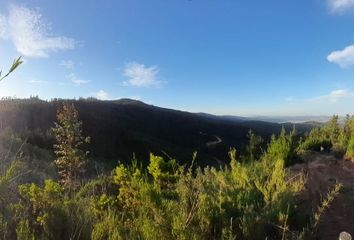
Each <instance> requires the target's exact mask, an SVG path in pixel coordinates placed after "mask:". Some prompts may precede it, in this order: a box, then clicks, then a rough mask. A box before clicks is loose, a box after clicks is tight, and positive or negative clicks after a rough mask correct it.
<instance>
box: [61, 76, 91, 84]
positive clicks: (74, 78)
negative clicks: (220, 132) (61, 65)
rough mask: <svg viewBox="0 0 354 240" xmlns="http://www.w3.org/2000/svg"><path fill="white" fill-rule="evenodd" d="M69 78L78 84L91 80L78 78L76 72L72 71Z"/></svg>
mask: <svg viewBox="0 0 354 240" xmlns="http://www.w3.org/2000/svg"><path fill="white" fill-rule="evenodd" d="M67 78H68V79H69V80H70V81H71V82H72V83H73V84H74V85H76V86H81V85H83V84H87V83H89V82H90V81H88V80H83V79H80V78H78V77H77V76H76V75H75V74H74V73H70V74H69V75H68V76H67Z"/></svg>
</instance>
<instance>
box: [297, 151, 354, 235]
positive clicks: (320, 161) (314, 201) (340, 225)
mask: <svg viewBox="0 0 354 240" xmlns="http://www.w3.org/2000/svg"><path fill="white" fill-rule="evenodd" d="M313 159H314V160H313V161H310V162H309V163H306V164H297V165H295V166H293V167H291V171H295V172H297V171H301V170H302V171H304V172H305V173H307V183H306V185H305V189H304V191H303V192H302V194H301V196H300V200H299V202H300V203H299V208H300V211H301V209H302V210H304V211H310V212H313V211H314V210H315V209H316V208H317V206H318V204H319V202H320V201H321V199H323V198H324V197H326V196H327V193H328V191H329V190H331V189H332V188H333V186H334V185H335V183H336V182H338V183H342V184H343V188H342V190H341V191H340V193H339V194H338V195H337V196H336V198H335V199H334V201H333V202H332V203H331V204H330V206H329V208H327V209H326V210H325V212H324V213H323V214H322V216H321V218H320V222H319V225H318V230H317V232H316V239H321V240H327V239H328V240H333V239H338V237H339V234H340V232H342V231H346V232H349V233H351V234H352V236H354V163H353V162H351V161H347V160H337V159H335V158H334V157H333V156H332V155H325V154H315V155H314V158H313Z"/></svg>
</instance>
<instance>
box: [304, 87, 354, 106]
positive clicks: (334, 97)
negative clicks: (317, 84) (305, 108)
mask: <svg viewBox="0 0 354 240" xmlns="http://www.w3.org/2000/svg"><path fill="white" fill-rule="evenodd" d="M343 99H354V92H353V91H350V90H349V89H336V90H333V91H331V92H330V93H329V94H327V95H323V96H318V97H315V98H311V99H307V100H306V101H307V102H329V103H337V102H339V101H340V100H343Z"/></svg>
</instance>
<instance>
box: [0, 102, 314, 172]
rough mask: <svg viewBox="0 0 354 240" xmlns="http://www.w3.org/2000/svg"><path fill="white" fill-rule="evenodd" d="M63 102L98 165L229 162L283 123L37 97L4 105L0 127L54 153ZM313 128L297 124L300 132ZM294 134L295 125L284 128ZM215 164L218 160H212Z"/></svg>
mask: <svg viewBox="0 0 354 240" xmlns="http://www.w3.org/2000/svg"><path fill="white" fill-rule="evenodd" d="M63 101H70V102H73V103H74V106H75V107H76V109H77V110H78V112H79V115H80V119H81V120H82V122H83V130H84V135H86V136H90V137H91V143H90V146H89V149H90V152H91V153H90V157H91V158H94V159H96V160H99V161H106V162H112V163H113V162H114V163H116V162H117V161H118V160H120V161H123V162H125V161H127V160H129V159H131V157H132V155H133V153H135V154H136V157H137V158H138V159H140V160H143V161H146V160H147V159H148V154H149V153H150V152H153V153H155V154H160V155H165V156H171V157H172V158H176V159H177V160H179V161H180V162H186V161H189V160H190V159H191V156H192V153H193V152H194V151H198V156H200V158H199V159H203V161H204V162H200V164H203V165H204V164H214V163H215V159H217V160H218V161H220V159H221V161H223V160H224V159H226V156H227V151H228V150H229V148H230V147H231V146H233V147H236V148H237V149H240V150H242V149H243V148H244V147H245V145H246V144H247V133H248V131H249V130H250V129H252V130H253V131H254V132H255V133H256V134H259V135H261V136H262V137H263V138H265V139H268V138H269V137H270V136H271V134H274V133H275V134H277V133H279V132H280V130H281V128H282V126H283V125H280V124H276V123H267V122H262V121H249V120H247V119H244V118H242V119H240V120H237V119H234V120H230V119H220V118H217V117H212V116H211V115H202V114H194V113H189V112H183V111H177V110H171V109H165V108H160V107H156V106H152V105H148V104H145V103H143V102H141V101H135V100H131V99H120V100H115V101H99V100H96V99H80V100H53V101H49V102H48V101H43V100H40V99H38V98H30V99H5V100H1V101H0V128H1V129H6V128H11V129H12V130H13V131H14V132H15V133H16V134H18V135H20V136H21V138H22V139H27V141H28V142H29V143H30V144H32V145H35V146H38V147H40V148H45V149H48V150H51V148H52V145H53V143H54V140H53V137H52V136H51V133H50V128H51V127H53V126H54V122H55V120H56V111H57V109H58V108H59V107H60V106H61V105H62V102H63ZM311 126H312V125H311V124H297V125H296V128H297V130H298V132H300V133H304V132H305V131H308V130H309V129H311ZM284 127H285V128H286V129H288V130H290V129H291V128H292V127H293V125H292V124H290V123H289V124H284ZM211 161H214V162H211Z"/></svg>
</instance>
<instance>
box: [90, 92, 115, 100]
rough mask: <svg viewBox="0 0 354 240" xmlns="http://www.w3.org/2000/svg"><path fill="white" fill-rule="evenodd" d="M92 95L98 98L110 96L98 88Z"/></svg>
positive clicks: (108, 97)
mask: <svg viewBox="0 0 354 240" xmlns="http://www.w3.org/2000/svg"><path fill="white" fill-rule="evenodd" d="M94 96H95V97H96V98H98V99H100V100H109V99H111V97H110V96H109V94H108V93H107V92H106V91H104V90H99V91H98V92H96V93H95V94H94Z"/></svg>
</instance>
